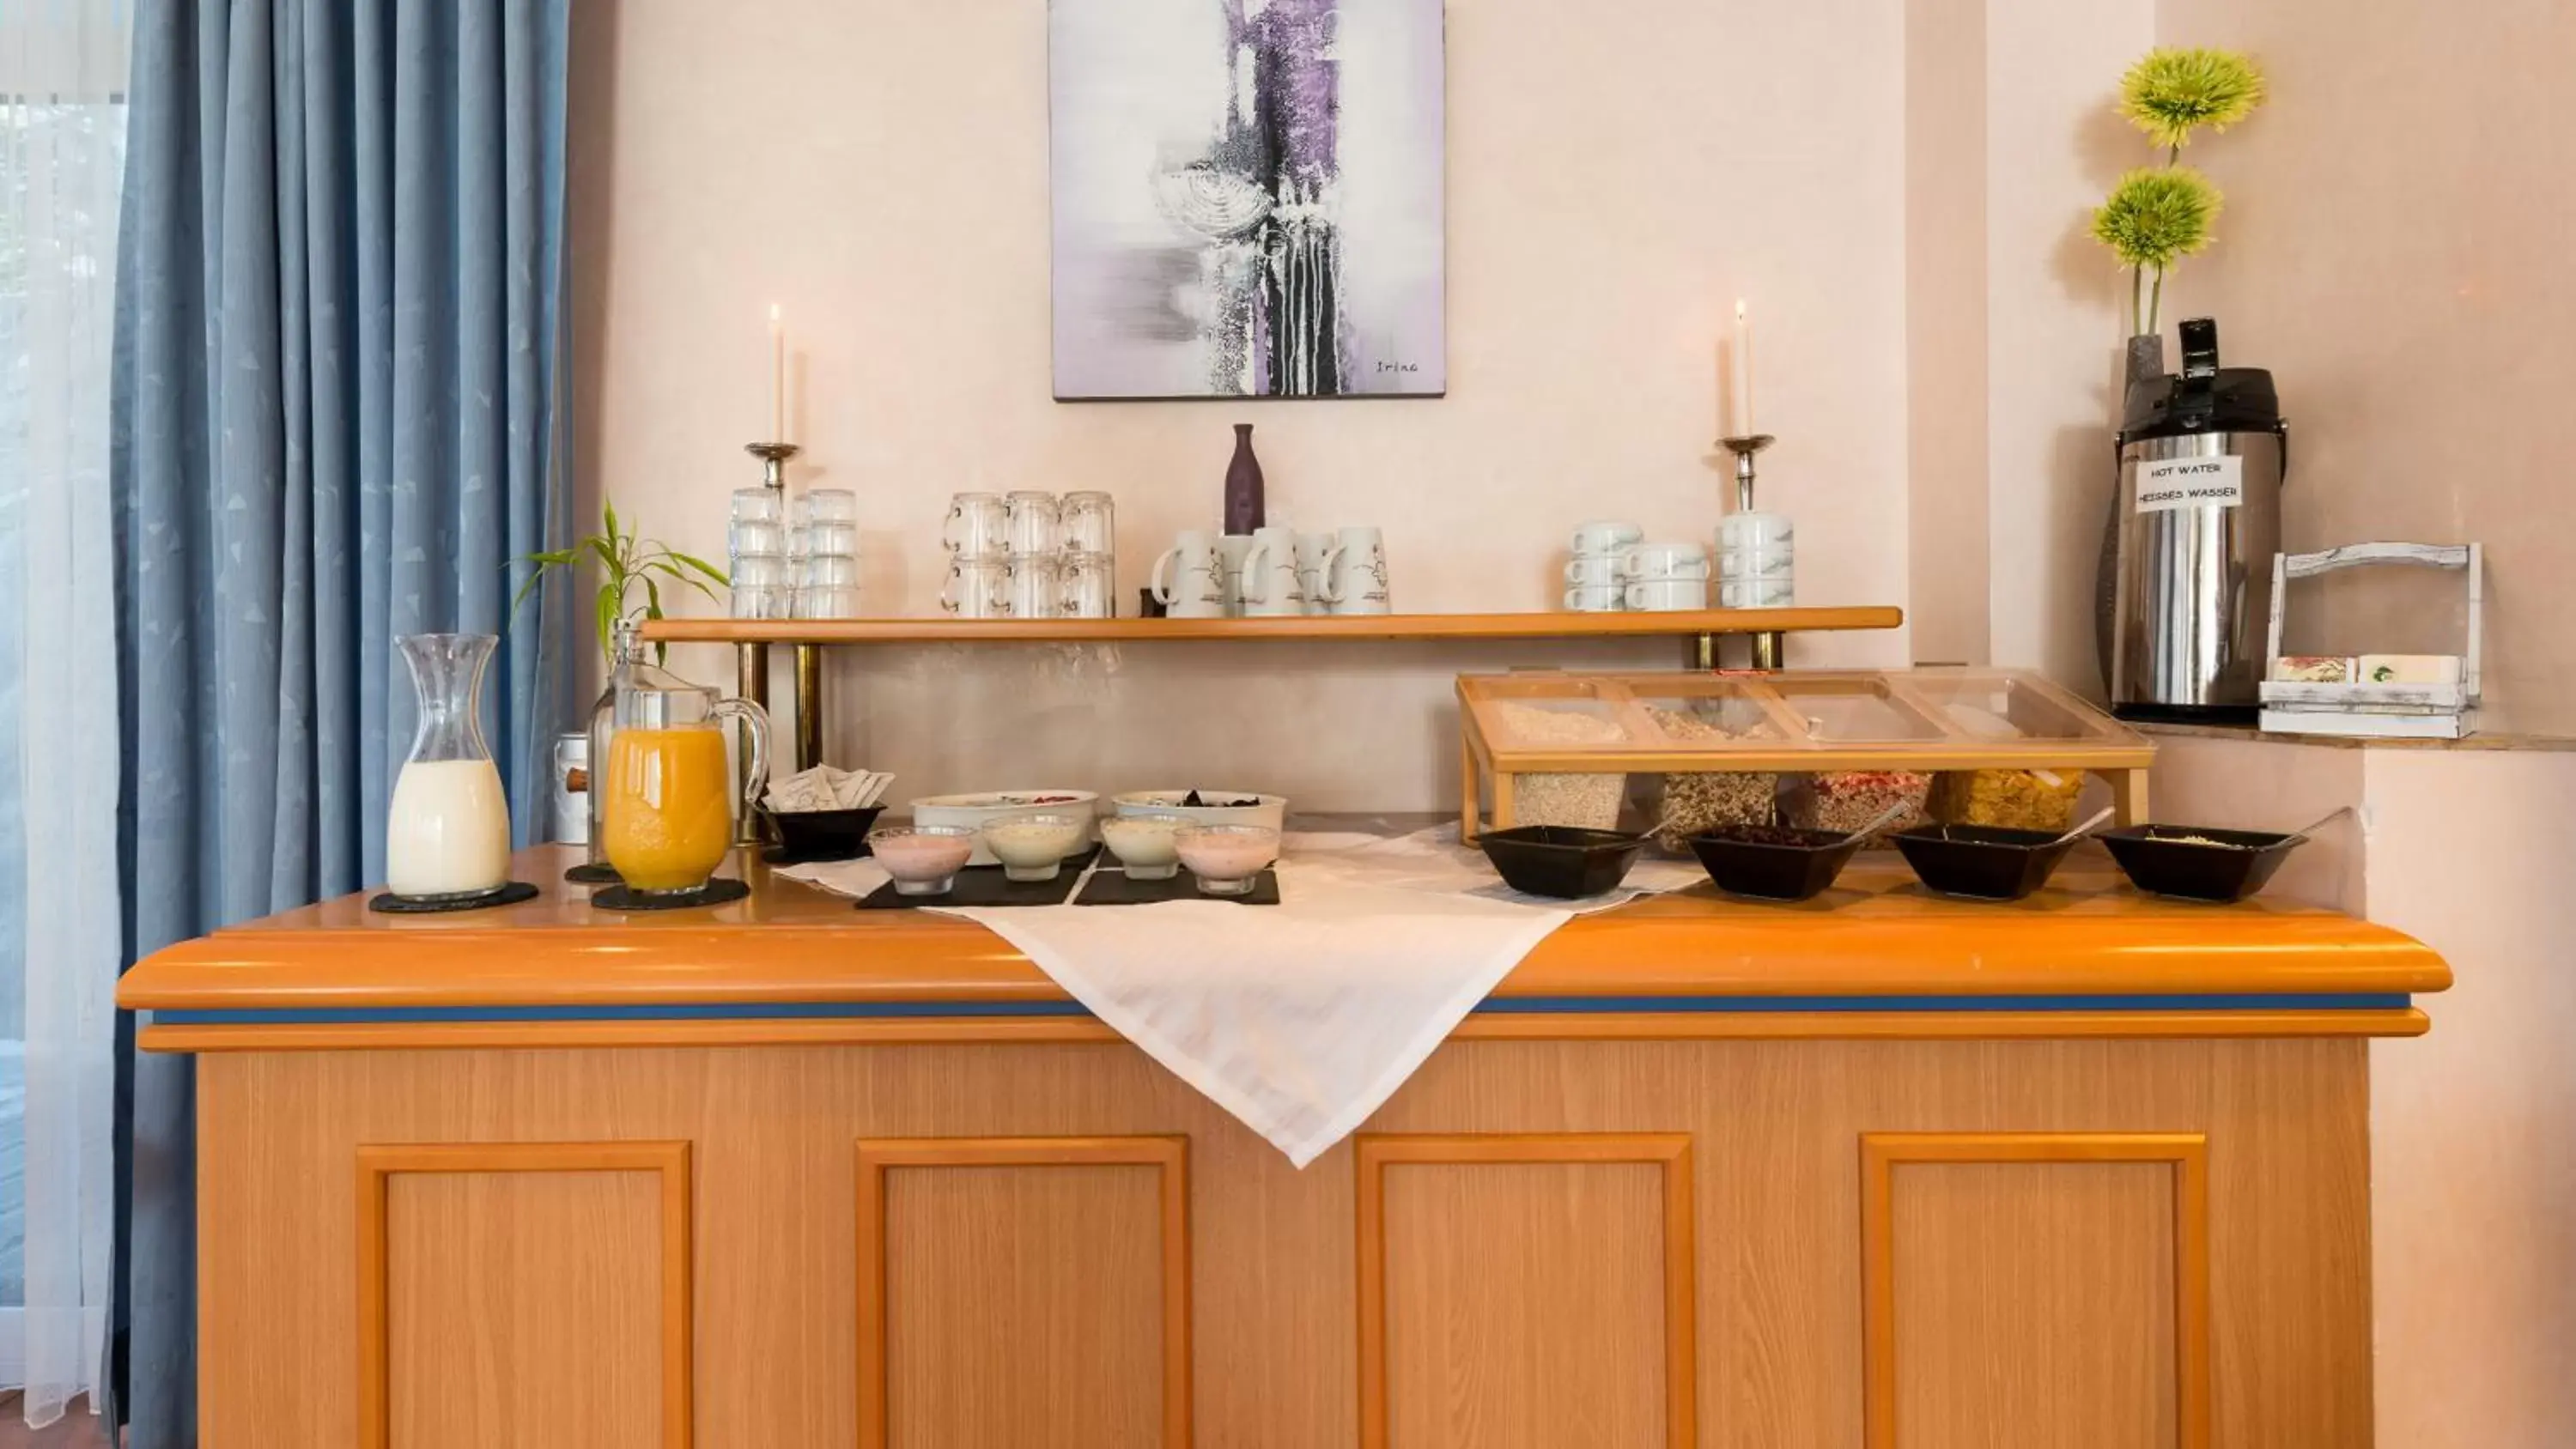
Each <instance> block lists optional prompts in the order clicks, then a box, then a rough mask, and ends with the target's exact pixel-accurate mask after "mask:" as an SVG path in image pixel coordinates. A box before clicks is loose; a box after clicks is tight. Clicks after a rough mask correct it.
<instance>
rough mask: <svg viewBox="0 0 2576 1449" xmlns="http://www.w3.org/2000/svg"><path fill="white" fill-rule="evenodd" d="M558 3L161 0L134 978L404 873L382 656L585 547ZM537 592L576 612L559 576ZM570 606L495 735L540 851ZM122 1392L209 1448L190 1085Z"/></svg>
mask: <svg viewBox="0 0 2576 1449" xmlns="http://www.w3.org/2000/svg"><path fill="white" fill-rule="evenodd" d="M568 4H569V0H144V3H142V4H141V5H140V6H139V7H138V13H137V15H136V17H135V34H134V71H133V82H132V86H131V89H130V91H129V96H128V99H129V104H130V106H131V111H130V115H129V127H130V129H129V139H128V149H127V159H126V185H125V190H126V200H125V211H124V231H123V234H122V239H121V244H120V248H119V258H118V267H119V279H118V280H119V285H118V296H117V312H118V316H117V357H116V378H115V391H114V398H115V421H114V430H115V452H114V456H113V463H112V484H113V488H114V492H115V502H116V509H117V527H118V537H117V546H118V556H119V560H120V570H121V573H120V577H119V580H118V651H117V652H118V661H117V662H118V668H119V670H120V683H121V685H122V690H121V696H122V699H123V701H124V708H123V715H124V718H123V721H122V728H123V731H124V739H123V744H124V758H125V778H124V782H123V783H124V797H123V802H122V806H121V809H122V812H123V813H122V819H121V820H120V827H121V830H120V846H121V864H122V867H123V869H124V870H125V872H126V878H125V882H124V884H125V888H126V899H127V902H128V905H129V919H128V925H129V930H130V937H129V940H128V942H127V945H128V949H129V959H131V957H132V956H134V955H141V954H143V953H147V952H150V951H152V950H155V949H157V948H159V947H161V946H163V945H166V944H168V943H170V942H173V941H178V940H182V939H185V938H187V937H190V936H194V935H197V934H200V933H202V932H205V931H207V930H210V929H212V928H213V927H215V926H218V925H221V924H224V923H226V922H230V921H236V920H240V919H243V918H246V917H251V916H257V915H261V914H265V913H267V912H270V911H275V910H279V909H283V908H286V907H290V906H294V905H298V904H301V903H303V902H305V901H309V900H312V899H315V898H317V897H320V896H327V895H334V894H338V893H342V892H346V891H350V890H355V889H357V888H359V887H360V886H361V885H363V884H365V883H367V882H371V881H377V880H381V879H382V877H383V865H384V815H385V807H386V802H387V799H388V796H389V794H390V791H391V788H392V782H393V778H394V775H395V773H396V771H397V770H398V769H399V768H400V765H401V762H402V759H403V756H404V754H405V753H406V751H407V750H408V748H409V745H410V737H411V729H412V714H413V705H412V690H411V685H410V682H409V679H408V677H407V675H406V674H405V673H404V670H403V666H402V664H401V661H400V659H399V658H398V656H397V655H396V654H395V653H394V651H393V648H392V641H393V640H394V638H395V637H396V636H398V635H402V634H409V633H415V632H421V631H426V630H464V631H472V632H486V633H500V632H504V625H505V619H506V616H507V615H508V612H509V605H510V598H511V594H512V592H513V590H514V589H515V587H516V586H517V584H518V582H519V581H520V580H521V579H522V578H523V577H524V565H519V564H515V563H514V562H513V560H515V559H517V558H519V557H520V556H522V555H525V554H527V553H530V552H533V551H536V550H539V549H544V548H550V547H555V546H558V540H559V539H560V538H561V537H562V536H563V533H564V528H563V526H562V525H563V512H564V496H565V493H566V491H567V490H564V489H563V488H561V487H560V486H559V485H560V483H561V481H562V474H563V441H562V440H563V437H564V435H565V433H566V431H567V429H566V427H565V419H566V411H567V410H566V407H565V399H564V384H565V382H566V381H567V379H568V377H569V369H568V368H567V367H566V366H565V365H564V356H565V338H564V334H563V329H562V327H561V326H560V322H561V319H562V317H563V307H562V300H563V296H564V287H563V263H564V247H563V226H564V204H563V195H564V185H563V183H564V155H563V139H564V86H565V71H566V64H565V61H566V56H565V51H566V42H567V35H566V28H567V21H568V14H567V11H568ZM548 592H549V593H552V592H554V591H553V590H549V591H548ZM561 622H562V601H561V600H548V601H544V602H543V603H541V604H537V605H532V606H531V607H530V608H529V609H527V610H524V611H522V614H521V616H520V617H519V619H518V620H517V621H516V624H515V626H513V627H510V628H509V629H508V630H507V633H508V638H507V639H506V640H505V641H504V643H503V647H502V650H501V652H500V654H499V656H498V657H497V659H496V660H495V662H494V665H493V674H492V677H491V678H490V679H489V680H487V684H486V698H487V701H488V705H487V708H488V709H489V711H490V713H489V715H488V716H487V719H486V721H485V724H486V729H487V734H488V738H489V739H490V740H491V741H492V745H493V751H494V754H495V755H496V756H497V757H499V760H500V764H501V770H502V776H503V779H504V781H505V782H506V784H507V786H508V788H509V791H510V796H511V803H512V814H513V820H514V823H515V824H516V825H517V827H518V829H519V831H520V837H521V839H522V840H525V839H526V838H528V832H529V829H530V827H531V825H532V824H533V822H535V821H537V820H539V819H542V818H543V814H544V810H543V806H544V800H543V788H542V785H541V783H540V782H541V781H542V780H543V779H544V769H543V767H542V764H541V759H542V755H543V752H544V750H545V749H546V745H547V739H548V737H549V736H550V735H551V734H552V733H553V731H554V730H556V729H557V728H560V727H561V721H562V719H563V718H564V716H565V715H566V713H567V702H566V700H565V698H564V690H563V683H564V679H565V675H564V670H565V668H566V667H567V666H568V665H569V663H570V659H569V654H568V651H559V650H555V649H551V648H549V647H547V646H546V644H545V642H544V641H546V640H547V639H549V638H560V637H564V634H565V631H564V630H563V629H562V628H560V627H554V628H549V627H548V626H549V625H550V624H551V625H558V626H559V625H560V624H561ZM129 1081H130V1118H129V1120H130V1123H131V1130H132V1141H131V1147H130V1152H129V1154H128V1156H127V1163H128V1165H129V1167H130V1174H131V1176H130V1182H131V1196H130V1216H129V1217H128V1219H127V1224H126V1232H125V1234H124V1239H123V1241H124V1243H125V1245H126V1249H127V1251H126V1256H125V1259H124V1261H125V1264H126V1279H125V1281H126V1285H127V1288H128V1290H129V1293H130V1300H129V1303H128V1305H127V1306H128V1312H127V1315H126V1317H125V1322H126V1324H127V1327H128V1345H127V1347H128V1376H127V1385H128V1387H127V1392H126V1409H127V1412H128V1415H129V1418H130V1421H131V1424H132V1429H133V1434H132V1438H131V1439H130V1440H129V1443H130V1444H131V1445H133V1446H135V1449H166V1446H172V1445H184V1444H193V1443H194V1442H195V1435H196V1422H195V1421H196V1414H195V1407H194V1394H195V1365H194V1356H193V1347H192V1343H191V1335H192V1331H193V1328H194V1323H195V1306H194V1289H195V1270H194V1251H193V1245H192V1243H191V1240H190V1228H191V1225H192V1223H193V1221H194V1193H193V1188H192V1175H193V1151H192V1141H191V1123H192V1118H193V1103H192V1092H191V1085H190V1073H189V1069H188V1063H187V1062H186V1060H185V1059H184V1058H171V1057H163V1056H154V1055H142V1056H139V1057H136V1058H134V1059H133V1060H132V1061H131V1063H130V1071H129Z"/></svg>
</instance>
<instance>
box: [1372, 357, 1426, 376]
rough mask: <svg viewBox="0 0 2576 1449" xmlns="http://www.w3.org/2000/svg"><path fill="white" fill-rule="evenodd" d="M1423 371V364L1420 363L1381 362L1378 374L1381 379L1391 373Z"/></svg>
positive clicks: (1378, 366)
mask: <svg viewBox="0 0 2576 1449" xmlns="http://www.w3.org/2000/svg"><path fill="white" fill-rule="evenodd" d="M1421 370H1422V364H1421V363H1419V362H1385V361H1381V362H1379V363H1378V365H1377V372H1378V376H1380V377H1384V376H1386V375H1387V374H1388V373H1390V372H1420V371H1421Z"/></svg>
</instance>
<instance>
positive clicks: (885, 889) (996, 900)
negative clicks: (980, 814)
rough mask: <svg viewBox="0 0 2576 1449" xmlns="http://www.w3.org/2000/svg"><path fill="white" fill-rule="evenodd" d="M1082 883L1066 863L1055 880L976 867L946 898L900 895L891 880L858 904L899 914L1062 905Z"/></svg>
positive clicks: (962, 875)
mask: <svg viewBox="0 0 2576 1449" xmlns="http://www.w3.org/2000/svg"><path fill="white" fill-rule="evenodd" d="M1081 880H1082V870H1081V868H1080V866H1078V865H1077V864H1076V863H1075V862H1073V861H1070V860H1068V861H1066V862H1065V863H1064V866H1063V868H1062V869H1060V870H1058V871H1057V872H1056V873H1055V879H1053V880H1013V879H1011V878H1010V877H1009V876H1007V875H1004V874H1003V873H1002V868H1001V867H1000V866H981V865H979V866H976V867H974V868H973V869H971V870H961V871H959V872H957V881H956V883H955V884H953V885H951V886H950V887H949V888H948V894H946V895H944V896H900V895H896V894H895V890H894V882H892V881H888V882H886V883H885V884H884V885H881V886H878V887H877V888H876V889H875V890H873V891H871V892H869V893H868V895H867V897H866V898H865V899H863V900H861V901H860V902H859V909H860V910H863V911H900V910H905V909H907V908H911V907H917V906H1060V905H1063V904H1064V901H1065V897H1067V896H1070V895H1072V894H1073V888H1074V886H1075V885H1076V884H1078V883H1079V882H1080V881H1081Z"/></svg>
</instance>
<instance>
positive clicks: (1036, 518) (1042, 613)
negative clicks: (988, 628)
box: [939, 492, 1118, 619]
mask: <svg viewBox="0 0 2576 1449" xmlns="http://www.w3.org/2000/svg"><path fill="white" fill-rule="evenodd" d="M939 537H940V541H941V542H942V543H943V544H945V545H947V548H948V577H947V581H946V582H945V583H944V584H942V585H941V587H940V590H939V607H940V608H942V609H944V610H946V611H947V612H948V613H951V614H954V615H956V616H957V617H959V618H961V619H1052V618H1074V619H1106V618H1109V617H1111V616H1112V615H1113V614H1115V613H1116V611H1117V597H1118V596H1117V587H1116V585H1117V572H1118V568H1117V555H1116V543H1115V539H1116V511H1115V509H1114V508H1113V506H1112V505H1111V503H1110V499H1109V495H1108V494H1106V493H1068V494H1065V495H1064V496H1063V497H1062V498H1058V497H1057V496H1056V495H1054V494H1052V493H1038V492H1018V493H1011V494H1007V495H1005V494H999V493H960V494H957V495H956V496H954V497H952V498H951V499H949V502H948V517H947V520H946V521H945V522H943V523H942V524H941V525H940V530H939Z"/></svg>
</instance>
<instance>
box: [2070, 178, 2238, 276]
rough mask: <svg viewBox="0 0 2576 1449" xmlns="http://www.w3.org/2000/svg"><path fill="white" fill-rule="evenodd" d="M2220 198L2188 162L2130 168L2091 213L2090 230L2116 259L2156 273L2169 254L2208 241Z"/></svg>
mask: <svg viewBox="0 0 2576 1449" xmlns="http://www.w3.org/2000/svg"><path fill="white" fill-rule="evenodd" d="M2221 200H2222V198H2221V197H2220V195H2219V192H2218V188H2217V187H2215V186H2212V185H2210V184H2209V178H2208V177H2206V176H2203V175H2201V174H2200V173H2199V172H2197V171H2194V170H2192V169H2191V168H2190V167H2188V166H2154V167H2148V168H2146V169H2144V170H2139V171H2132V172H2130V173H2129V174H2128V175H2126V176H2123V177H2121V178H2120V184H2119V185H2117V186H2114V187H2112V188H2111V195H2110V197H2109V198H2108V199H2106V200H2105V201H2104V202H2103V203H2102V209H2101V210H2099V211H2096V212H2094V213H2093V235H2094V236H2096V237H2099V238H2100V239H2101V241H2102V244H2103V245H2105V246H2107V247H2109V248H2110V249H2111V250H2112V251H2114V252H2117V253H2119V256H2120V261H2121V262H2122V264H2124V265H2126V266H2131V267H2143V268H2145V269H2146V270H2148V271H2151V272H2157V273H2162V272H2163V271H2164V270H2165V268H2167V267H2169V266H2171V265H2173V263H2174V260H2175V258H2177V257H2185V256H2189V255H2190V254H2192V253H2193V252H2196V251H2199V250H2200V249H2201V248H2203V247H2205V246H2207V245H2209V242H2210V230H2209V225H2210V223H2211V222H2212V221H2214V220H2216V219H2217V217H2218V208H2219V204H2220V202H2221Z"/></svg>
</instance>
